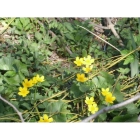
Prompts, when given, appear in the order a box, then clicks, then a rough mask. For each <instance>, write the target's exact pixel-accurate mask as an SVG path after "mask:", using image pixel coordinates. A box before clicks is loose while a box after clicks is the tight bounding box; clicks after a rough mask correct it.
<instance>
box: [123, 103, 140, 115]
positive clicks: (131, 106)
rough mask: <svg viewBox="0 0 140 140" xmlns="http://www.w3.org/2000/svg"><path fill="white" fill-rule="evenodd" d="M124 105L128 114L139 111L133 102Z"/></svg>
mask: <svg viewBox="0 0 140 140" xmlns="http://www.w3.org/2000/svg"><path fill="white" fill-rule="evenodd" d="M125 107H126V108H127V112H128V113H129V114H138V113H139V112H140V109H138V108H137V107H136V105H135V104H134V103H131V104H128V105H126V106H125Z"/></svg>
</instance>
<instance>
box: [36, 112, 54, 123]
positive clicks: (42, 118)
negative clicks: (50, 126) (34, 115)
mask: <svg viewBox="0 0 140 140" xmlns="http://www.w3.org/2000/svg"><path fill="white" fill-rule="evenodd" d="M52 121H53V118H49V117H48V116H47V115H46V114H44V115H43V117H40V120H39V121H38V122H52Z"/></svg>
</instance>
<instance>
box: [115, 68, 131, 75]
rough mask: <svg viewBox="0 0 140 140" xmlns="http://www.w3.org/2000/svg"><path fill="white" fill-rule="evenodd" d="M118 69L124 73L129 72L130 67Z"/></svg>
mask: <svg viewBox="0 0 140 140" xmlns="http://www.w3.org/2000/svg"><path fill="white" fill-rule="evenodd" d="M117 71H118V72H120V73H122V74H127V73H129V71H130V69H129V68H119V69H118V70H117Z"/></svg>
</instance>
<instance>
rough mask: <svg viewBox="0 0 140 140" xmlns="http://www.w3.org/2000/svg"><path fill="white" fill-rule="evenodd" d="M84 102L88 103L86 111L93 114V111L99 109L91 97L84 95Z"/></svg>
mask: <svg viewBox="0 0 140 140" xmlns="http://www.w3.org/2000/svg"><path fill="white" fill-rule="evenodd" d="M85 103H86V104H87V105H88V111H90V112H91V113H92V114H95V112H97V111H98V110H99V108H98V106H97V104H96V102H94V98H93V97H90V98H89V97H86V100H85Z"/></svg>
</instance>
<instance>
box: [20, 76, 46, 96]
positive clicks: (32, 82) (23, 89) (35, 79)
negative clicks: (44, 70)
mask: <svg viewBox="0 0 140 140" xmlns="http://www.w3.org/2000/svg"><path fill="white" fill-rule="evenodd" d="M43 81H44V76H41V77H40V76H39V75H38V74H37V75H36V76H35V77H33V78H32V79H30V80H28V79H25V80H24V81H23V82H22V85H23V87H19V92H18V95H20V96H22V97H26V96H27V94H29V90H28V88H29V87H32V86H34V85H35V84H36V83H38V82H43Z"/></svg>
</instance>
